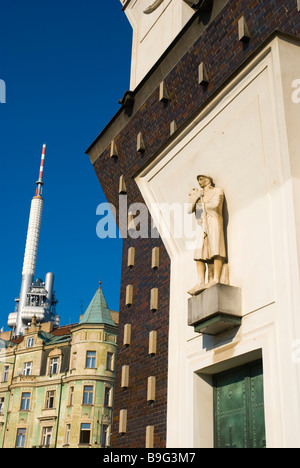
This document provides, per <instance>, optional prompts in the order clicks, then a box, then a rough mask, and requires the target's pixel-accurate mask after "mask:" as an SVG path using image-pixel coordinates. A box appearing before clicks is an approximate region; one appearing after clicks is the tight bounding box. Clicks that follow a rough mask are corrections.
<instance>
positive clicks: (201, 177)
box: [197, 174, 214, 188]
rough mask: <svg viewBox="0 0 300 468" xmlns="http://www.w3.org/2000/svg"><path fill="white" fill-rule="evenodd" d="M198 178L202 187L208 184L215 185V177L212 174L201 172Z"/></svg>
mask: <svg viewBox="0 0 300 468" xmlns="http://www.w3.org/2000/svg"><path fill="white" fill-rule="evenodd" d="M197 180H198V183H199V185H200V187H201V188H204V187H206V186H207V185H214V181H213V178H212V177H210V176H206V175H203V174H200V175H198V176H197Z"/></svg>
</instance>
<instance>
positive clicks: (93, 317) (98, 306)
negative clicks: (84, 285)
mask: <svg viewBox="0 0 300 468" xmlns="http://www.w3.org/2000/svg"><path fill="white" fill-rule="evenodd" d="M84 323H91V324H93V323H95V324H104V325H112V326H114V327H115V326H116V324H115V322H114V321H113V319H112V317H111V314H110V311H109V308H108V307H107V304H106V300H105V297H104V294H103V291H102V289H101V288H98V289H97V291H96V294H95V296H94V297H93V299H92V301H91V303H90V305H89V306H88V308H87V309H86V311H85V313H84V315H83V317H82V318H81V320H80V322H79V325H82V324H84Z"/></svg>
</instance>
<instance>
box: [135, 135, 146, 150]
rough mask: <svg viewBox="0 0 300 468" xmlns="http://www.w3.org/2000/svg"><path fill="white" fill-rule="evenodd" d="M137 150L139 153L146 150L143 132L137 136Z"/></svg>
mask: <svg viewBox="0 0 300 468" xmlns="http://www.w3.org/2000/svg"><path fill="white" fill-rule="evenodd" d="M136 150H137V152H138V153H143V152H144V151H145V143H144V138H143V135H142V132H140V133H139V134H138V136H137V143H136Z"/></svg>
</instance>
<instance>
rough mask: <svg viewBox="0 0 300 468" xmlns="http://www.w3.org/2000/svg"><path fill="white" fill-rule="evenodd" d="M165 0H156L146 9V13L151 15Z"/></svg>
mask: <svg viewBox="0 0 300 468" xmlns="http://www.w3.org/2000/svg"><path fill="white" fill-rule="evenodd" d="M163 1H164V0H155V1H154V2H153V3H152V4H151V5H150V6H149V7H148V8H146V10H144V13H145V15H150V14H151V13H153V12H154V11H155V10H156V9H157V8H158V7H159V6H160V5H161V4H162V2H163Z"/></svg>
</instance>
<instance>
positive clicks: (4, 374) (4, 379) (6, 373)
mask: <svg viewBox="0 0 300 468" xmlns="http://www.w3.org/2000/svg"><path fill="white" fill-rule="evenodd" d="M8 372H9V366H4V367H3V375H2V382H7V381H8Z"/></svg>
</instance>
